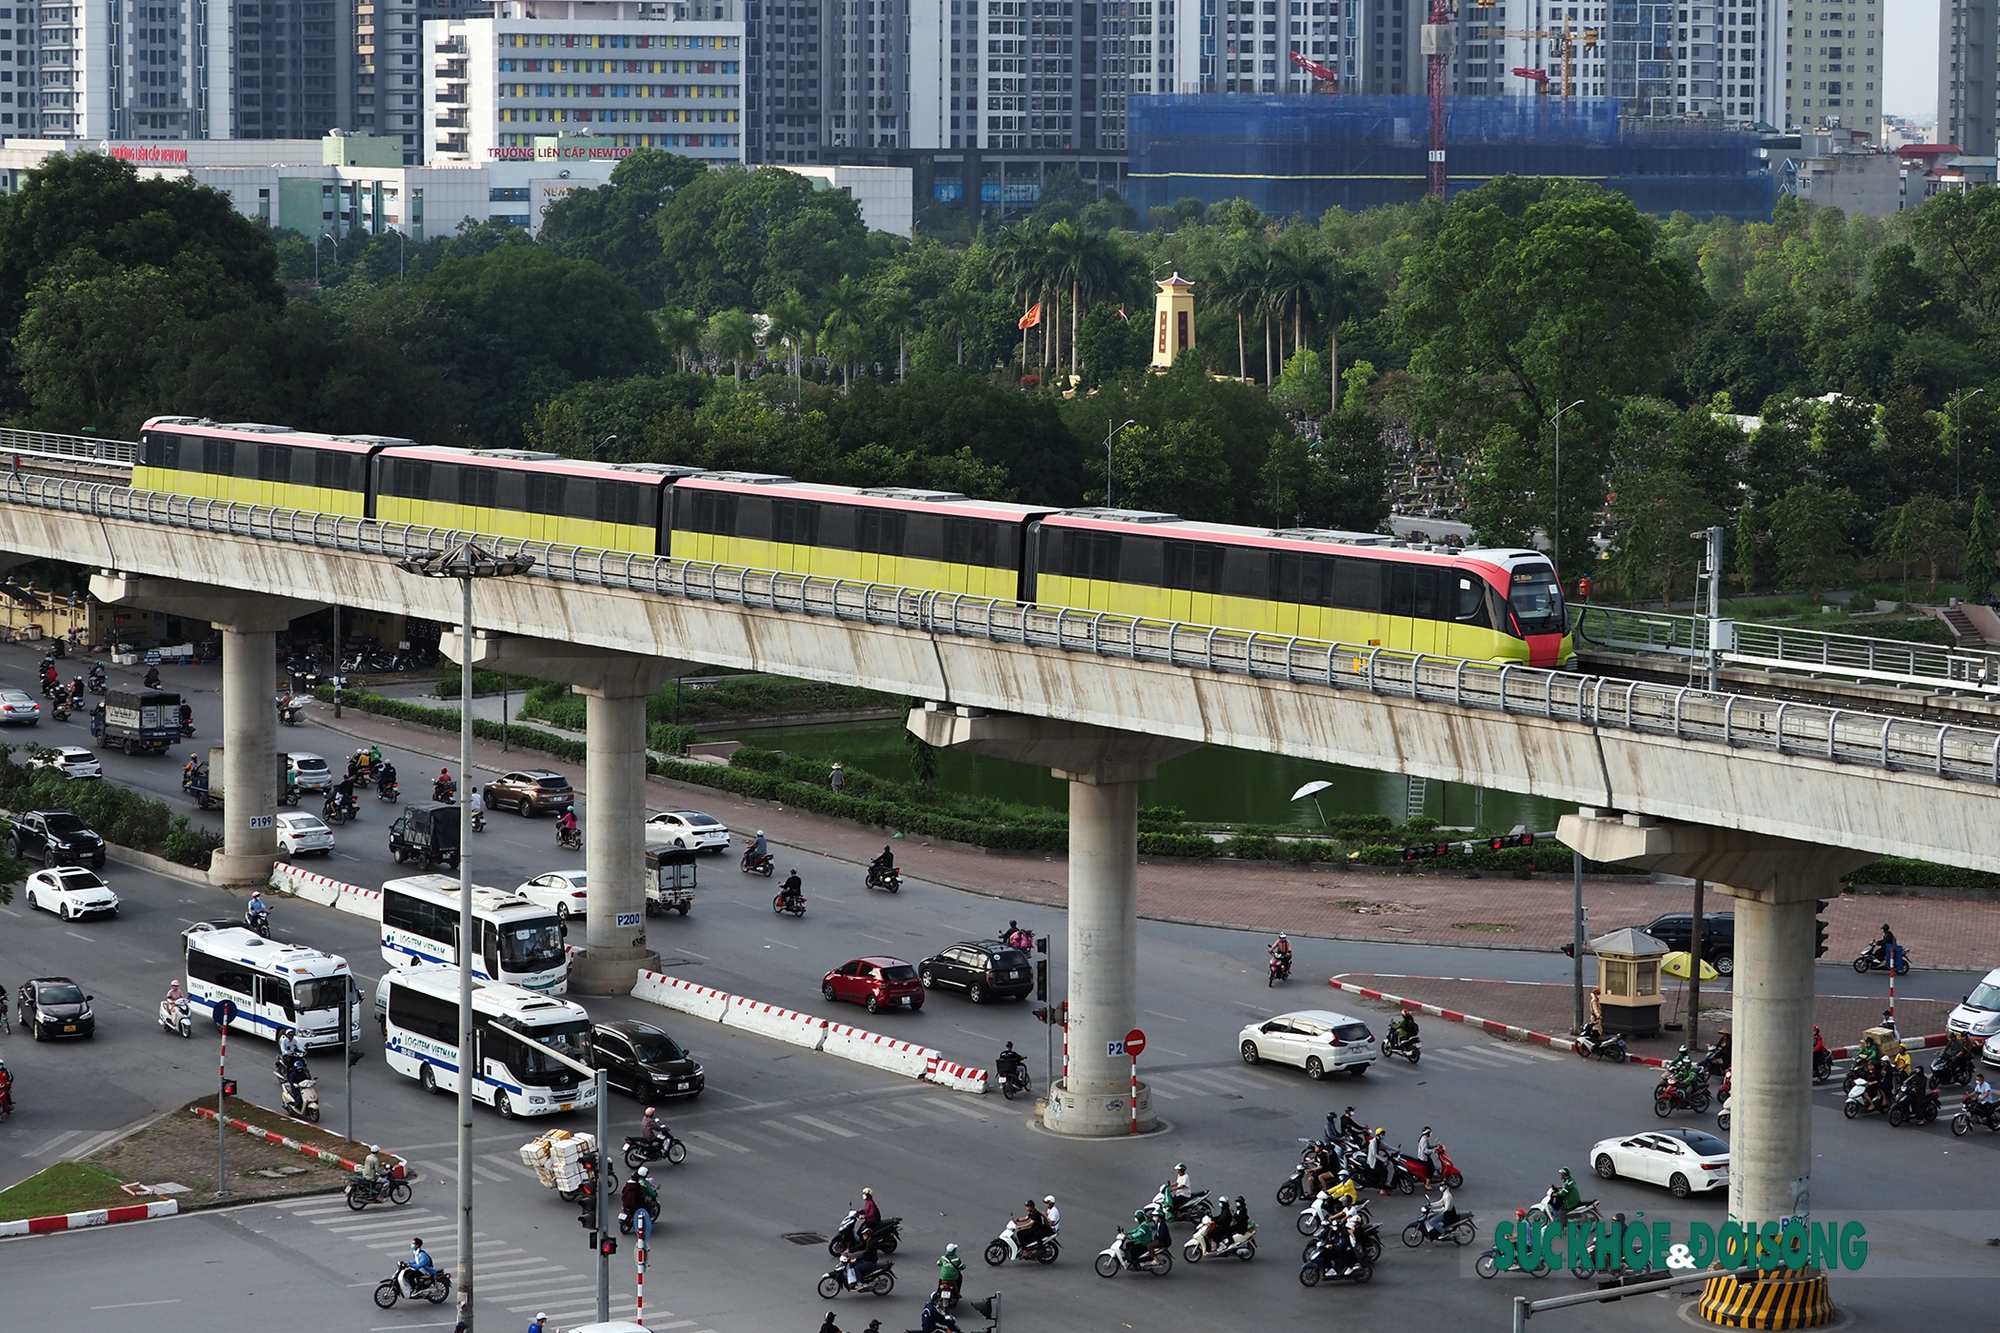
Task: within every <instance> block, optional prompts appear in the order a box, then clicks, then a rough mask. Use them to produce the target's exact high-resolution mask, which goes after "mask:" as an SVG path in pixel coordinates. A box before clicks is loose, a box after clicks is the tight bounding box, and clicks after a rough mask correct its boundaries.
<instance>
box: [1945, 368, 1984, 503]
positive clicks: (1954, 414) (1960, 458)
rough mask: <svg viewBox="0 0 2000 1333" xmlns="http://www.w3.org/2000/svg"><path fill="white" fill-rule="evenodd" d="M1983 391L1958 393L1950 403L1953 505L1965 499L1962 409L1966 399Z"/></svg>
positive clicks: (1975, 396)
mask: <svg viewBox="0 0 2000 1333" xmlns="http://www.w3.org/2000/svg"><path fill="white" fill-rule="evenodd" d="M1985 392H1986V390H1984V389H1974V390H1973V391H1972V392H1971V393H1960V394H1959V395H1958V396H1957V397H1956V398H1954V399H1953V400H1952V403H1951V499H1952V503H1953V504H1957V503H1958V502H1959V501H1961V500H1963V499H1964V498H1965V462H1964V460H1965V430H1964V426H1965V417H1964V409H1965V403H1966V400H1967V399H1968V398H1977V397H1978V396H1979V395H1980V394H1982V393H1985Z"/></svg>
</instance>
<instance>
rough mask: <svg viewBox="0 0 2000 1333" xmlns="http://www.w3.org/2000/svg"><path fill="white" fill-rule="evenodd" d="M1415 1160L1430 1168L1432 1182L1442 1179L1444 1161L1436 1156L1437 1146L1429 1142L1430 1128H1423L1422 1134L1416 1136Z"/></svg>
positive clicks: (1427, 1126) (1426, 1126)
mask: <svg viewBox="0 0 2000 1333" xmlns="http://www.w3.org/2000/svg"><path fill="white" fill-rule="evenodd" d="M1417 1158H1418V1160H1420V1161H1421V1162H1423V1164H1424V1165H1425V1166H1427V1167H1429V1168H1430V1173H1431V1179H1432V1180H1443V1179H1444V1159H1443V1158H1441V1157H1439V1156H1438V1146H1437V1144H1435V1143H1433V1142H1432V1141H1431V1127H1430V1126H1429V1125H1425V1126H1424V1132H1423V1133H1421V1134H1419V1135H1417Z"/></svg>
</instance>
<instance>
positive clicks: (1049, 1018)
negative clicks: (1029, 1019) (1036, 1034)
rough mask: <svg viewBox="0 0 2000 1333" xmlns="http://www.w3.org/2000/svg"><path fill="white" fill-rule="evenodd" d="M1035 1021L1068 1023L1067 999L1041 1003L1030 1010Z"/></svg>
mask: <svg viewBox="0 0 2000 1333" xmlns="http://www.w3.org/2000/svg"><path fill="white" fill-rule="evenodd" d="M1031 1012H1032V1013H1033V1014H1034V1015H1035V1021H1036V1022H1037V1023H1068V1022H1069V1001H1068V1000H1064V1001H1063V1002H1062V1003H1061V1004H1051V1005H1041V1006H1038V1007H1037V1008H1035V1009H1034V1010H1032V1011H1031Z"/></svg>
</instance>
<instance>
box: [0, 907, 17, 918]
mask: <svg viewBox="0 0 2000 1333" xmlns="http://www.w3.org/2000/svg"><path fill="white" fill-rule="evenodd" d="M0 912H5V913H6V914H7V915H8V916H19V915H21V914H20V913H19V912H17V911H15V910H14V909H13V908H11V907H0Z"/></svg>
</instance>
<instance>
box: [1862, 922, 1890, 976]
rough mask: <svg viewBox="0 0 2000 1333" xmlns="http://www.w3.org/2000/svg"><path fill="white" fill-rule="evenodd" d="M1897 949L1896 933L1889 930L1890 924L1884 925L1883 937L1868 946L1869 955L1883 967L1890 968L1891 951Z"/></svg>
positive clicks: (1885, 923)
mask: <svg viewBox="0 0 2000 1333" xmlns="http://www.w3.org/2000/svg"><path fill="white" fill-rule="evenodd" d="M1895 947H1896V932H1895V931H1893V930H1891V929H1889V923H1888V922H1887V921H1884V922H1883V923H1882V935H1881V938H1880V939H1877V940H1876V941H1874V942H1873V943H1872V944H1870V945H1869V946H1868V952H1869V954H1870V955H1871V956H1872V957H1873V958H1874V959H1875V961H1876V962H1877V963H1879V964H1881V965H1882V966H1883V967H1887V966H1889V958H1890V952H1889V951H1890V950H1891V949H1894V948H1895Z"/></svg>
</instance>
